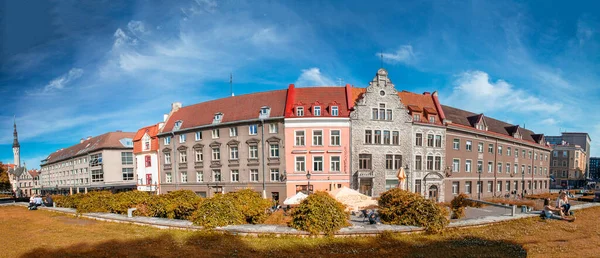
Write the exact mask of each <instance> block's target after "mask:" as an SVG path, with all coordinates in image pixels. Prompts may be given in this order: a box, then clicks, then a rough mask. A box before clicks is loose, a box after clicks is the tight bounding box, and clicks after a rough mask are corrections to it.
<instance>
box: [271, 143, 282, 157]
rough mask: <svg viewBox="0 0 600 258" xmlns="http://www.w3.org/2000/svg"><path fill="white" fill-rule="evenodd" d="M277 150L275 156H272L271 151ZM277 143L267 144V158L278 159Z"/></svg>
mask: <svg viewBox="0 0 600 258" xmlns="http://www.w3.org/2000/svg"><path fill="white" fill-rule="evenodd" d="M273 146H276V149H275V148H273ZM274 150H277V153H276V154H277V155H273V151H274ZM279 151H280V150H279V143H269V157H271V158H279V155H280V154H279Z"/></svg>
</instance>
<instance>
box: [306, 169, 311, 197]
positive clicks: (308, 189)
mask: <svg viewBox="0 0 600 258" xmlns="http://www.w3.org/2000/svg"><path fill="white" fill-rule="evenodd" d="M310 176H311V174H310V171H306V179H308V185H307V186H306V192H307V193H308V194H309V195H310Z"/></svg>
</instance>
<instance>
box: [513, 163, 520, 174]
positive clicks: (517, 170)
mask: <svg viewBox="0 0 600 258" xmlns="http://www.w3.org/2000/svg"><path fill="white" fill-rule="evenodd" d="M517 172H519V164H515V165H514V167H513V173H515V174H516V173H517Z"/></svg>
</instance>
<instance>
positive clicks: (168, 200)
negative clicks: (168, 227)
mask: <svg viewBox="0 0 600 258" xmlns="http://www.w3.org/2000/svg"><path fill="white" fill-rule="evenodd" d="M201 202H202V198H201V197H199V196H198V195H196V194H195V193H194V192H193V191H190V190H178V191H173V192H170V193H168V194H165V195H160V200H159V202H158V203H156V202H154V203H152V205H151V207H152V208H153V209H155V213H156V214H158V215H164V216H160V217H166V218H169V219H189V218H190V217H191V216H192V214H193V213H194V211H195V210H196V209H197V208H198V205H199V204H200V203H201ZM163 212H164V213H163Z"/></svg>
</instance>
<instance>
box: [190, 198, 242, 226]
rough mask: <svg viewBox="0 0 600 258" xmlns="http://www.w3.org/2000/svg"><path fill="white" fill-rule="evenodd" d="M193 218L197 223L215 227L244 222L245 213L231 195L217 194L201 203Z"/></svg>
mask: <svg viewBox="0 0 600 258" xmlns="http://www.w3.org/2000/svg"><path fill="white" fill-rule="evenodd" d="M191 220H192V222H194V224H196V225H199V226H203V227H205V228H215V227H223V226H227V225H236V224H243V223H244V215H243V214H242V212H241V211H240V210H239V209H237V203H236V201H234V200H233V198H231V195H224V194H217V195H216V196H214V197H212V198H209V199H206V200H204V201H203V202H202V203H200V205H199V206H198V209H197V210H196V211H195V212H194V214H193V215H192V217H191Z"/></svg>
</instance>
